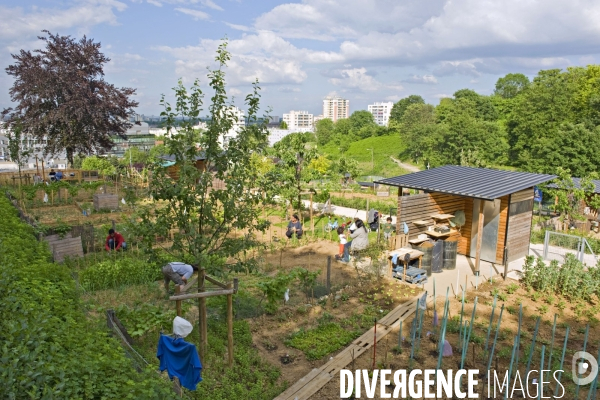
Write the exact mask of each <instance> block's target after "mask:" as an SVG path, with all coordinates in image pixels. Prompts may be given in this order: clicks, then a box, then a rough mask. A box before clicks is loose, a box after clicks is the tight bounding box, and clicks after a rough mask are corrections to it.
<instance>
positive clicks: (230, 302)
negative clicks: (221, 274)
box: [227, 278, 237, 368]
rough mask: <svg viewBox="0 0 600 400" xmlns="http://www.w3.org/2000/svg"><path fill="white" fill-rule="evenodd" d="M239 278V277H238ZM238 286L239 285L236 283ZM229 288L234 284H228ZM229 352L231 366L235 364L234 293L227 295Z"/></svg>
mask: <svg viewBox="0 0 600 400" xmlns="http://www.w3.org/2000/svg"><path fill="white" fill-rule="evenodd" d="M236 279H237V278H236ZM236 286H237V285H236ZM227 289H233V284H231V283H229V284H227ZM227 352H228V353H229V354H228V356H229V360H228V361H229V368H231V367H232V366H233V295H232V294H228V295H227Z"/></svg>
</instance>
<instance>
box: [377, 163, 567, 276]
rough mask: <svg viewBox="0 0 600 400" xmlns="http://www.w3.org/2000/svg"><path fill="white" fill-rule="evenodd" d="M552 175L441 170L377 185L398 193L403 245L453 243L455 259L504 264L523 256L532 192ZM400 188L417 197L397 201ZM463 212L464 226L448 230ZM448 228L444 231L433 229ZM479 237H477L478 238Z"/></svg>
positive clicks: (450, 167)
mask: <svg viewBox="0 0 600 400" xmlns="http://www.w3.org/2000/svg"><path fill="white" fill-rule="evenodd" d="M555 177H556V176H554V175H544V174H533V173H527V172H515V171H503V170H495V169H488V168H472V167H462V166H455V165H446V166H443V167H439V168H433V169H429V170H425V171H419V172H415V173H411V174H407V175H401V176H396V177H394V178H387V179H383V180H381V181H378V183H380V184H383V185H388V186H394V187H397V188H398V212H397V220H396V221H397V222H396V228H397V232H403V228H404V223H406V224H407V226H408V229H409V233H408V235H409V237H408V239H409V242H411V243H413V244H415V243H418V242H419V241H421V240H425V239H424V238H426V239H429V238H433V239H441V240H456V241H458V245H457V247H458V254H463V255H466V256H468V257H472V258H474V259H475V273H476V274H478V273H479V264H480V260H484V261H489V262H492V263H496V264H504V263H505V262H511V261H513V260H516V259H518V258H520V257H523V256H525V255H527V254H528V252H529V238H530V235H531V221H532V217H533V187H534V186H536V185H538V184H540V183H543V182H547V181H550V180H552V179H554V178H555ZM403 188H409V189H418V190H419V191H420V194H417V195H410V196H407V195H403V190H402V189H403ZM457 211H463V212H464V215H465V223H464V225H463V226H462V227H457V226H454V227H453V226H452V225H453V224H452V223H451V222H452V221H453V220H454V215H455V213H456V212H457ZM441 225H448V226H449V227H450V231H448V232H442V233H440V232H437V231H436V230H435V227H439V226H441ZM479 232H482V234H481V235H480V234H479Z"/></svg>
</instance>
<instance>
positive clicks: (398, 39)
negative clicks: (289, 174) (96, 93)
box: [0, 0, 600, 116]
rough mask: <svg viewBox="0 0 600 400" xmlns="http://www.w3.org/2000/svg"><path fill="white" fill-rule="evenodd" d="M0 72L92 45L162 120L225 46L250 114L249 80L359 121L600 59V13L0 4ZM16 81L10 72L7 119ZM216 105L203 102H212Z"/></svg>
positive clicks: (127, 2)
mask: <svg viewBox="0 0 600 400" xmlns="http://www.w3.org/2000/svg"><path fill="white" fill-rule="evenodd" d="M0 15H2V18H1V19H0V67H2V69H4V68H5V67H6V66H8V65H9V64H10V63H11V62H12V59H11V57H10V53H16V52H18V51H19V50H20V49H27V50H32V49H35V48H39V41H37V39H36V37H37V36H38V35H40V34H41V30H43V29H47V30H49V31H51V32H53V33H58V34H61V35H71V36H74V37H77V38H79V37H81V36H82V35H84V34H85V35H87V36H88V37H91V38H93V39H94V40H95V41H98V42H100V43H102V49H103V51H104V52H105V53H106V54H107V55H108V56H109V57H110V58H111V62H110V63H109V64H107V65H106V66H105V73H106V79H107V80H108V81H109V82H111V83H114V84H115V85H117V86H121V87H122V86H127V87H133V88H136V89H137V94H136V100H137V101H139V103H140V106H139V108H138V112H139V113H143V114H146V115H151V114H155V115H157V114H158V113H159V112H160V111H161V107H160V104H159V100H160V97H161V94H163V93H164V94H167V95H169V94H170V92H171V90H170V88H172V87H173V86H174V85H175V84H176V83H177V79H178V78H180V77H181V78H183V79H184V81H185V82H186V83H188V84H189V83H191V82H192V81H193V80H194V79H195V78H199V79H200V81H201V82H203V83H206V67H207V66H210V65H212V62H213V59H214V51H215V49H216V47H217V45H218V43H219V40H220V39H221V38H223V37H225V36H227V38H228V39H229V41H230V45H229V49H230V51H231V53H232V60H231V62H230V68H229V69H228V71H227V73H228V75H227V80H228V83H229V86H228V88H229V90H228V93H229V94H230V95H232V96H234V98H235V99H236V100H235V103H236V105H238V106H240V107H241V108H243V109H245V107H244V104H243V98H244V97H245V95H246V94H247V93H248V91H249V89H250V82H252V81H253V80H254V79H255V78H258V79H259V81H260V82H261V87H262V88H263V91H262V103H261V104H262V106H263V107H265V108H266V107H267V106H270V107H271V108H272V109H273V112H272V114H273V115H280V116H281V115H282V114H283V113H285V112H288V111H289V110H292V109H294V110H307V111H309V112H312V113H314V114H315V115H317V114H320V113H321V105H322V99H323V97H325V96H327V95H329V94H334V93H335V94H338V95H341V96H343V97H345V98H347V99H349V100H350V109H351V111H355V110H361V109H366V108H367V105H368V104H370V103H373V102H375V101H397V100H398V99H400V98H403V97H406V96H408V95H410V94H419V95H421V96H423V97H424V98H425V99H426V100H427V101H428V102H430V103H432V104H437V103H438V101H439V99H440V98H441V97H447V96H451V95H452V93H454V92H455V91H456V90H458V89H462V88H471V89H474V90H476V91H477V92H479V93H482V94H490V93H491V92H492V91H493V88H494V84H495V82H496V80H497V79H498V78H499V77H501V76H504V75H505V74H507V73H510V72H522V73H524V74H526V75H528V76H530V77H533V76H534V75H535V74H536V73H537V71H539V70H540V69H550V68H566V67H568V66H573V65H587V64H594V63H597V62H598V61H599V60H600V57H599V54H600V2H599V1H592V0H568V1H567V0H544V1H540V0H538V1H535V0H494V1H491V0H428V1H422V0H402V1H398V0H371V1H368V0H303V1H298V2H291V3H285V2H281V1H274V0H268V1H263V0H261V1H256V0H255V1H249V0H119V1H118V0H37V1H27V0H20V1H17V0H3V1H2V4H1V5H0ZM11 85H12V79H11V78H10V77H8V76H7V75H6V74H5V73H0V108H4V107H7V106H10V97H9V95H8V90H9V88H10V86H11ZM209 96H210V93H207V97H209Z"/></svg>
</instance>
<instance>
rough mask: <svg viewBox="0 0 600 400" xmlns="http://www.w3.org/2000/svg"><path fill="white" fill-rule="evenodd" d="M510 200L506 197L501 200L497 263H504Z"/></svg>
mask: <svg viewBox="0 0 600 400" xmlns="http://www.w3.org/2000/svg"><path fill="white" fill-rule="evenodd" d="M508 199H509V196H508V195H506V196H504V197H501V198H500V221H498V244H497V245H496V263H497V264H502V263H503V262H504V241H505V239H506V219H507V218H508Z"/></svg>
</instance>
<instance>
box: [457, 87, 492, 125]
mask: <svg viewBox="0 0 600 400" xmlns="http://www.w3.org/2000/svg"><path fill="white" fill-rule="evenodd" d="M454 98H455V99H456V100H459V99H465V100H469V101H471V102H473V103H474V104H475V110H476V114H475V115H474V116H475V117H476V118H478V119H482V120H484V121H495V120H497V119H498V112H497V111H496V109H495V108H494V103H493V102H492V100H491V98H490V97H488V96H482V95H480V94H479V93H477V92H475V91H473V90H471V89H461V90H458V91H456V92H455V93H454Z"/></svg>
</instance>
